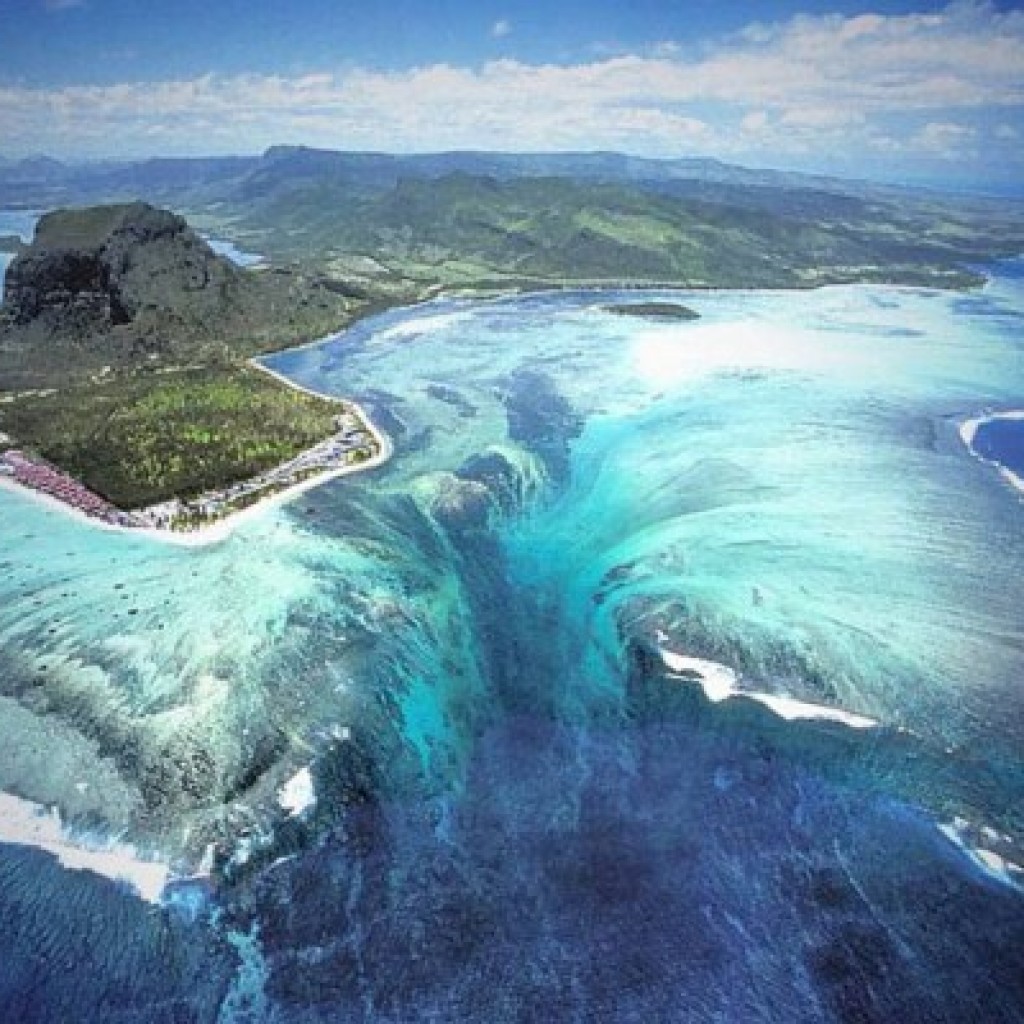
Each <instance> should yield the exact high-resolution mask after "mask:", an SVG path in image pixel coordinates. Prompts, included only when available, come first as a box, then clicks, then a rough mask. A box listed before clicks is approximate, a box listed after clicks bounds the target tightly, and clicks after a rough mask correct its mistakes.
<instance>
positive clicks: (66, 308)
mask: <svg viewBox="0 0 1024 1024" xmlns="http://www.w3.org/2000/svg"><path fill="white" fill-rule="evenodd" d="M349 304H350V300H348V299H346V298H345V297H344V296H341V295H338V294H335V293H334V292H331V291H330V290H328V289H327V288H325V287H323V285H322V283H320V282H318V281H316V280H313V279H310V278H308V277H306V276H305V275H303V274H302V273H300V272H297V271H290V270H268V271H260V272H252V271H245V270H242V269H241V268H238V267H236V266H234V265H233V264H232V263H231V262H230V261H228V260H227V259H226V258H224V257H222V256H218V255H217V254H216V253H215V252H214V251H213V249H211V248H210V246H209V245H207V243H206V242H205V241H203V239H202V238H200V237H199V235H197V234H196V232H195V231H193V230H192V229H191V228H190V227H189V225H188V223H187V222H186V221H185V219H184V218H183V217H180V216H178V215H177V214H174V213H171V212H169V211H167V210H161V209H157V208H156V207H153V206H150V205H148V204H147V203H128V204H119V205H111V206H94V207H87V208H82V209H70V210H56V211H54V212H52V213H48V214H46V215H45V216H43V217H42V218H41V219H40V221H39V224H38V225H37V227H36V233H35V238H34V239H33V241H32V244H31V245H29V246H28V247H26V248H25V249H24V250H23V251H22V252H21V253H20V254H19V255H18V256H17V257H16V258H15V259H14V261H13V262H12V263H11V265H10V267H9V268H8V270H7V276H6V287H5V291H4V305H3V307H2V310H0V391H4V390H17V389H20V388H30V387H40V386H54V385H56V386H59V385H61V384H62V383H64V382H65V381H67V380H69V379H74V378H76V377H81V376H83V375H88V374H95V373H96V372H98V371H101V370H102V371H105V370H107V369H110V370H114V371H118V370H126V369H127V370H133V369H138V368H141V367H159V366H161V365H173V364H181V363H185V362H189V363H194V362H210V361H232V360H236V359H238V358H241V357H245V356H249V355H253V354H255V353H257V352H260V351H266V350H267V349H272V348H277V347H282V346H283V345H286V344H290V343H293V342H294V341H297V340H306V339H308V338H315V337H317V336H318V335H321V334H324V333H327V332H328V331H329V330H331V329H335V328H337V327H338V326H340V325H341V324H342V323H344V321H345V320H346V319H347V310H348V306H349Z"/></svg>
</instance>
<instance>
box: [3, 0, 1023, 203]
mask: <svg viewBox="0 0 1024 1024" xmlns="http://www.w3.org/2000/svg"><path fill="white" fill-rule="evenodd" d="M1022 134H1024V13H1022V11H1021V10H1020V9H1019V7H1018V5H1011V4H1006V3H999V4H996V3H992V2H983V0H958V2H955V3H953V4H952V5H949V6H947V5H937V4H922V3H913V2H903V0H876V2H874V3H860V2H856V0H846V2H842V0H805V2H803V3H764V2H752V0H740V2H729V0H713V2H712V0H674V2H672V0H629V2H626V0H561V2H560V0H548V2H546V3H528V2H525V0H512V2H500V0H435V2H432V3H423V2H415V0H383V2H379V3H372V2H371V3H368V2H366V0H362V2H359V3H348V2H331V0H291V2H288V3H286V2H280V0H276V2H266V0H247V2H242V0H175V2H174V3H169V2H164V0H146V2H142V0H0V155H4V156H8V157H12V156H21V155H25V154H28V153H36V152H48V153H53V154H55V155H58V156H63V157H90V158H94V157H105V156H111V157H121V156H123V157H129V156H130V157H136V156H146V155H157V154H161V155H176V154H199V153H227V152H256V151H259V150H261V149H263V148H264V147H265V146H267V145H270V144H273V143H275V142H289V143H306V144H309V145H319V146H331V147H336V148H344V149H381V150H393V151H398V152H410V151H424V150H441V149H458V148H478V149H522V150H539V149H563V150H564V149H618V150H624V151H627V152H634V153H639V154H643V155H651V156H714V157H718V158H720V159H725V160H732V161H735V162H740V163H746V164H757V165H763V166H777V167H794V168H802V169H809V170H820V171H826V172H832V173H841V174H857V175H865V176H869V177H881V178H887V179H896V180H898V179H935V180H958V179H959V180H964V181H972V180H986V181H987V180H991V181H1002V182H1006V183H1013V182H1019V181H1021V180H1022V178H1024V157H1022V156H1021V151H1022V150H1024V145H1022V139H1021V136H1022Z"/></svg>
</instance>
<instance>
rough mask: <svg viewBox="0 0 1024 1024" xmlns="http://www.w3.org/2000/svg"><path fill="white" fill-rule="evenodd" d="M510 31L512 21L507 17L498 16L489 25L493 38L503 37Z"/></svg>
mask: <svg viewBox="0 0 1024 1024" xmlns="http://www.w3.org/2000/svg"><path fill="white" fill-rule="evenodd" d="M511 31H512V22H511V21H509V20H508V18H499V19H498V20H497V21H496V22H495V23H494V24H493V25H492V26H491V35H492V36H494V38H495V39H504V37H505V36H507V35H508V34H509V33H510V32H511Z"/></svg>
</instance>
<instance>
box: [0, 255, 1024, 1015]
mask: <svg viewBox="0 0 1024 1024" xmlns="http://www.w3.org/2000/svg"><path fill="white" fill-rule="evenodd" d="M991 273H992V277H991V280H990V282H989V284H988V285H987V286H986V287H985V288H984V289H982V290H980V291H977V292H972V293H967V294H956V293H952V294H951V293H943V292H937V291H931V290H923V289H912V288H893V287H884V286H860V285H858V286H841V287H829V288H822V289H818V290H814V291H807V292H756V291H749V292H741V291H733V292H726V291H723V292H680V293H674V292H644V293H628V292H627V293H623V292H597V291H580V292H564V293H548V294H537V295H520V296H514V297H506V298H501V299H494V300H490V301H471V300H461V299H439V300H435V301H433V302H430V303H427V304H424V305H421V306H418V307H415V308H411V309H402V310H395V311H391V312H388V313H385V314H383V315H381V316H378V317H375V318H372V319H369V320H366V321H362V322H360V323H358V324H357V325H355V326H354V327H353V328H352V329H350V330H349V331H347V332H345V333H343V334H341V335H339V336H337V337H335V338H331V339H328V340H325V341H324V342H321V343H318V344H316V345H312V346H309V347H306V348H303V349H298V350H293V351H290V352H285V353H281V354H278V355H275V356H273V357H271V358H269V359H268V360H267V362H268V364H269V365H271V366H272V367H273V368H274V369H276V370H278V371H280V372H282V373H284V374H286V375H288V376H289V377H291V378H293V379H295V380H296V381H298V382H300V383H302V384H305V385H308V386H310V387H313V388H316V389H318V390H323V391H326V392H330V393H333V394H338V395H343V396H349V397H352V398H355V399H357V400H358V401H359V402H360V403H361V404H362V405H363V407H364V408H365V409H366V410H367V411H368V412H369V414H370V415H371V417H372V418H373V419H374V420H375V422H376V423H377V424H378V425H379V426H380V427H381V428H382V429H383V430H385V431H386V432H388V433H389V434H390V435H391V437H392V439H393V440H394V442H395V447H396V452H395V455H394V457H393V459H392V460H391V461H390V462H389V463H388V464H387V465H385V466H384V467H382V468H381V469H379V470H375V471H373V472H372V473H367V474H365V475H356V476H352V477H348V478H345V479H342V480H338V481H335V482H333V483H330V484H327V485H325V486H323V487H321V488H319V489H317V490H314V491H311V492H308V493H306V494H304V495H302V496H301V497H300V498H298V499H296V500H295V501H294V502H292V503H290V504H288V505H286V506H283V507H280V508H274V509H268V510H267V511H266V513H265V514H264V515H263V516H262V517H258V518H256V519H254V520H252V521H250V522H247V523H245V524H244V525H243V526H241V527H239V529H238V530H237V531H236V532H235V533H234V534H233V535H232V536H231V537H230V538H228V539H227V540H225V541H223V542H221V543H218V544H215V545H211V546H209V547H202V548H182V547H175V546H173V545H169V544H161V543H159V542H156V541H152V540H148V539H145V538H140V537H132V536H129V535H124V534H119V533H116V532H111V531H105V530H100V529H97V528H95V527H92V526H90V525H88V524H85V523H81V522H78V521H76V520H73V519H71V518H69V517H67V516H65V515H62V514H61V513H60V512H58V511H52V510H50V509H49V508H46V507H44V506H41V505H40V504H38V503H37V502H35V501H34V500H33V499H31V498H29V497H25V496H23V495H20V494H17V493H14V492H11V491H7V490H0V750H2V751H3V754H2V755H0V790H2V791H4V792H5V793H6V794H8V797H7V798H6V799H7V800H8V804H7V805H0V812H4V807H5V806H6V808H7V810H6V811H5V812H4V813H6V825H5V818H4V816H3V813H0V1018H2V1019H4V1020H6V1019H11V1020H15V1019H17V1020H19V1021H31V1020H38V1021H65V1020H70V1019H75V1020H96V1021H103V1020H111V1021H113V1020H116V1021H139V1022H142V1021H146V1022H151V1021H164V1020H166V1021H172V1020H197V1021H219V1022H224V1024H226V1022H230V1021H263V1020H268V1021H269V1020H272V1021H279V1022H293V1021H294V1022H303V1024H307V1022H314V1021H332V1022H334V1021H381V1022H398V1021H403V1022H405V1021H420V1020H423V1021H427V1020H439V1021H442V1020H443V1021H445V1022H457V1021H467V1022H468V1021H487V1022H504V1021H531V1022H532V1021H588V1022H589V1021H594V1020H614V1021H633V1020H636V1021H645V1022H649V1021H675V1020H727V1021H765V1022H768V1021H780V1022H782V1021H785V1022H787V1024H790V1022H799V1021H808V1022H810V1021H815V1022H817V1021H837V1022H838V1021H844V1022H846V1021H895V1020H899V1021H901V1022H913V1021H922V1022H923V1021H928V1022H933V1021H949V1022H960V1021H964V1020H985V1021H993V1022H996V1021H1006V1022H1010V1021H1020V1020H1024V891H1022V886H1024V874H1022V872H1021V870H1020V868H1018V867H1017V865H1018V864H1021V865H1024V848H1022V845H1021V844H1022V842H1024V819H1022V817H1021V809H1022V807H1024V801H1022V797H1024V753H1022V751H1024V743H1022V738H1024V691H1022V689H1021V685H1020V684H1021V679H1022V678H1024V643H1022V640H1024V620H1022V617H1021V612H1020V609H1021V607H1022V606H1024V505H1022V494H1021V493H1020V492H1019V491H1018V490H1016V489H1015V487H1014V486H1013V482H1012V480H1010V479H1008V478H1007V476H1006V475H1005V474H1004V473H1002V472H1000V468H1001V467H1000V465H998V464H995V463H999V462H1000V461H1001V460H1002V459H1003V458H1004V457H1005V458H1006V459H1007V460H1009V458H1010V455H1008V454H1007V449H1006V448H1005V445H1004V447H1003V448H1002V449H999V450H993V449H992V448H983V444H985V443H991V442H992V433H993V429H994V428H993V427H992V426H991V425H990V426H988V427H978V428H977V429H976V430H975V431H974V433H973V435H972V443H969V444H966V443H965V437H964V430H965V424H968V423H971V422H972V421H976V420H979V419H984V420H985V422H986V423H988V424H992V423H995V422H999V423H1004V424H1005V423H1013V422H1017V421H1013V420H1007V419H1000V420H998V421H996V420H992V419H991V417H992V415H993V414H996V413H998V414H1000V415H1002V414H1005V413H1007V412H1012V411H1013V410H1015V409H1018V408H1024V367H1022V364H1021V360H1020V354H1019V352H1020V350H1019V338H1020V334H1021V329H1022V326H1024V276H1022V274H1021V264H1019V263H1012V262H1011V263H1007V264H1004V265H1000V266H998V267H996V268H993V269H992V271H991ZM641 299H643V300H650V301H678V302H682V303H685V304H686V305H687V306H689V307H691V308H692V309H694V310H696V311H697V312H698V313H699V314H700V319H699V320H695V321H691V322H678V323H666V322H655V321H651V320H647V319H644V318H642V317H629V316H621V315H614V314H611V313H609V312H606V311H605V309H604V307H605V306H606V305H608V304H611V303H620V302H627V301H634V300H635V301H640V300H641ZM1001 430H1005V427H1000V428H998V429H997V432H998V431H1001ZM54 807H56V808H58V811H56V812H54V811H53V810H52V808H54ZM33 822H35V823H36V825H37V826H38V827H36V828H35V829H33V825H32V823H33ZM83 847H90V848H92V850H93V852H94V853H95V852H97V851H96V848H97V847H99V848H101V849H100V850H99V852H101V853H102V852H106V853H107V854H108V856H106V857H100V858H98V859H97V858H95V857H93V858H89V857H83V856H82V855H81V854H80V853H78V854H76V853H75V851H76V850H77V851H80V850H81V848H83ZM112 865H113V866H112ZM117 865H120V867H119V866H117ZM154 865H156V866H157V867H156V870H157V875H156V881H155V882H154ZM160 872H163V874H161V873H160ZM119 873H123V874H125V875H126V876H127V877H128V880H127V881H122V882H117V881H114V880H113V879H112V876H116V875H118V874H119ZM133 877H134V878H136V879H137V881H138V887H137V888H133V886H132V884H131V879H132V878H133Z"/></svg>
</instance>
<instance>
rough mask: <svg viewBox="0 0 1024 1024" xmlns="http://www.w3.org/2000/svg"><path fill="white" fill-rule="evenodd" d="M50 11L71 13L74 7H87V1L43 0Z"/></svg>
mask: <svg viewBox="0 0 1024 1024" xmlns="http://www.w3.org/2000/svg"><path fill="white" fill-rule="evenodd" d="M43 6H44V7H45V8H46V9H47V10H48V11H70V10H71V9H72V8H73V7H85V6H86V0H43Z"/></svg>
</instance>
